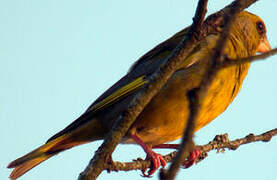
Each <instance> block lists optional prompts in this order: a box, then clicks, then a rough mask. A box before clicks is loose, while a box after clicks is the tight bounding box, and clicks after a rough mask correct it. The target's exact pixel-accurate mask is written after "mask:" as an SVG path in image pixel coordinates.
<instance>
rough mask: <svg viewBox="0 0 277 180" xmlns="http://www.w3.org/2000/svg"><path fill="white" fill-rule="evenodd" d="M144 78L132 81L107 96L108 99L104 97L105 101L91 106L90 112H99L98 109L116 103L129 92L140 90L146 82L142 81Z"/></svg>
mask: <svg viewBox="0 0 277 180" xmlns="http://www.w3.org/2000/svg"><path fill="white" fill-rule="evenodd" d="M144 77H145V76H141V77H139V78H137V79H135V80H134V81H132V82H131V83H129V84H127V85H125V86H123V87H122V88H120V89H119V90H117V91H115V92H114V93H112V94H111V95H109V96H108V97H106V98H105V99H103V100H102V101H100V102H99V103H97V104H95V105H94V106H92V107H91V111H97V110H100V109H102V108H104V107H106V106H108V105H110V104H112V103H114V102H116V101H118V100H119V99H121V98H123V97H125V96H127V95H128V94H130V93H131V92H134V91H135V90H137V89H139V88H141V87H142V86H143V85H144V84H146V83H147V82H148V81H146V80H145V79H144Z"/></svg>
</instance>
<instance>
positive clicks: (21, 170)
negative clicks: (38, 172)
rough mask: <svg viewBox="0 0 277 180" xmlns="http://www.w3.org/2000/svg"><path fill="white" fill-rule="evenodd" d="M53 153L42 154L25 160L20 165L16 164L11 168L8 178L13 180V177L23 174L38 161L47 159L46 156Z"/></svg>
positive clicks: (38, 162) (48, 156)
mask: <svg viewBox="0 0 277 180" xmlns="http://www.w3.org/2000/svg"><path fill="white" fill-rule="evenodd" d="M53 155H54V154H53ZM53 155H45V156H42V157H37V158H35V159H32V160H29V161H26V162H24V163H23V164H21V165H17V166H16V167H15V168H14V169H13V171H12V173H11V174H10V179H11V180H15V179H17V178H19V177H20V176H22V175H23V174H25V173H26V172H27V171H29V170H31V169H32V168H33V167H35V166H37V165H39V164H40V163H42V162H43V161H45V160H47V159H48V158H50V157H51V156H53Z"/></svg>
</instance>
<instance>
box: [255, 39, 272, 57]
mask: <svg viewBox="0 0 277 180" xmlns="http://www.w3.org/2000/svg"><path fill="white" fill-rule="evenodd" d="M270 50H271V47H270V44H269V42H268V40H267V37H266V36H265V37H264V38H263V39H262V40H261V42H260V45H259V46H258V50H257V51H258V52H260V53H265V52H268V51H270Z"/></svg>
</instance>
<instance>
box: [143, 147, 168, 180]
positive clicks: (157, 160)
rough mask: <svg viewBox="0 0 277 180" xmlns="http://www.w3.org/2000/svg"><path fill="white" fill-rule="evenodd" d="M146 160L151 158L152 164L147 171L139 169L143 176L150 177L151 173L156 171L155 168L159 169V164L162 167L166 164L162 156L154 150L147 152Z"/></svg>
mask: <svg viewBox="0 0 277 180" xmlns="http://www.w3.org/2000/svg"><path fill="white" fill-rule="evenodd" d="M146 160H151V162H152V166H151V168H150V169H149V171H148V172H147V173H146V170H147V169H143V170H141V172H142V176H143V177H151V175H153V174H154V173H155V172H156V170H157V169H159V167H160V166H162V167H165V166H166V161H165V159H164V158H163V156H162V155H160V154H158V153H155V152H152V153H151V154H148V155H147V157H146Z"/></svg>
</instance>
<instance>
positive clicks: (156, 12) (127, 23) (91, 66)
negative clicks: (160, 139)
mask: <svg viewBox="0 0 277 180" xmlns="http://www.w3.org/2000/svg"><path fill="white" fill-rule="evenodd" d="M229 2H231V1H222V0H210V2H209V13H212V12H214V11H216V10H219V9H220V8H222V7H224V5H226V4H228V3H229ZM195 7H196V1H193V2H192V1H181V0H175V1H171V0H163V1H160V0H140V1H132V2H131V1H128V0H122V1H115V0H110V1H88V0H83V1H72V0H67V1H65V0H60V1H54V0H49V1H35V0H25V1H22V0H14V1H1V2H0V22H1V28H0V82H1V85H0V92H1V93H0V99H1V103H0V109H1V111H0V112H1V113H0V122H1V123H2V124H1V127H0V138H1V148H0V152H1V156H0V160H1V165H0V168H1V171H0V179H7V177H8V175H9V173H10V170H8V169H6V166H7V164H8V163H9V162H10V161H11V160H14V159H15V158H17V157H19V156H22V155H24V154H25V153H28V152H29V151H31V150H33V149H34V148H36V147H37V146H39V145H41V144H43V143H44V142H45V141H46V140H47V139H48V138H49V137H50V136H52V135H53V134H55V133H56V132H58V131H59V130H61V129H63V128H64V127H65V126H66V125H68V124H69V123H70V122H72V121H73V120H74V119H75V118H77V117H78V116H79V115H80V114H81V113H83V112H84V111H85V110H86V108H87V107H88V106H89V105H90V104H91V103H92V102H93V101H94V100H95V99H96V98H97V97H98V96H99V95H101V93H102V92H103V91H104V90H106V89H107V88H109V87H110V86H111V85H112V84H113V83H115V82H116V81H117V80H118V79H119V78H120V77H122V76H123V75H124V74H125V73H126V72H127V70H128V68H129V66H131V64H132V63H133V62H134V61H135V60H137V59H138V58H139V57H140V56H142V55H143V54H144V53H146V52H147V51H148V50H150V49H151V48H153V47H154V46H155V45H157V44H158V43H160V42H162V41H163V40H165V39H167V38H169V37H170V36H171V35H173V34H174V33H176V32H177V31H179V30H181V29H182V28H184V27H186V26H188V25H190V24H191V19H192V17H193V14H194V10H195ZM276 7H277V2H276V1H274V0H267V1H259V2H258V3H256V4H255V5H253V6H252V7H251V8H249V11H251V12H253V13H255V14H258V15H259V16H261V17H262V19H263V20H264V21H265V23H266V26H267V28H268V39H269V41H270V43H271V45H272V47H276V46H277V43H276V40H277V33H276V32H277V24H276V19H275V18H274V16H275V11H276ZM276 59H277V57H276V56H275V57H271V58H269V59H267V60H265V61H263V62H256V63H254V64H252V67H251V69H250V71H249V75H248V76H247V78H246V80H245V82H244V85H243V88H242V90H241V92H240V94H239V95H238V97H237V98H236V99H235V101H234V102H233V104H232V105H231V106H230V107H229V108H228V109H227V111H226V112H225V113H223V114H222V115H221V116H219V117H218V118H217V119H216V120H215V121H213V122H212V123H211V124H209V125H208V126H206V127H205V128H203V129H202V130H200V131H199V132H197V133H196V134H195V141H196V143H197V144H205V143H208V142H209V141H210V140H212V139H213V137H214V136H215V135H217V134H221V133H226V132H228V133H229V137H230V139H235V138H239V137H243V136H245V135H247V134H248V133H255V134H259V133H262V132H264V131H267V130H270V129H273V128H276V127H277V120H276V116H275V112H276V104H275V102H276V101H277V96H276V91H277V83H276V77H277V71H276V69H277V62H276ZM100 143H101V142H93V143H90V144H88V145H83V146H80V147H77V148H74V149H72V150H69V151H66V152H64V153H61V154H59V155H58V156H56V157H54V158H51V159H50V160H48V161H46V162H44V163H43V164H41V165H39V166H38V167H36V168H35V169H34V170H32V171H30V172H28V173H27V174H26V175H24V176H23V177H22V178H21V179H22V180H37V179H40V180H46V179H47V180H48V179H68V180H71V179H76V178H77V177H78V174H79V173H80V172H81V171H82V170H83V169H84V168H85V167H86V165H87V164H88V161H89V160H90V158H91V157H92V156H93V153H94V151H95V150H97V147H98V146H99V145H100ZM276 149H277V138H273V139H272V141H271V142H269V143H255V144H250V145H245V146H242V147H241V148H239V149H238V150H236V151H228V150H227V151H226V152H225V153H224V154H216V153H215V152H212V153H209V156H208V158H206V160H204V161H202V162H201V163H199V164H197V165H195V166H193V167H192V168H190V169H182V170H181V171H180V173H179V174H178V177H177V179H194V180H198V179H199V180H200V179H203V178H205V179H223V178H224V179H225V180H233V179H251V180H260V179H267V180H273V179H276V169H277V153H276ZM113 157H114V159H115V160H117V161H130V160H132V159H136V158H138V157H142V158H144V157H145V154H144V152H143V151H142V149H141V148H140V147H139V146H134V145H120V146H118V148H117V149H116V151H115V153H114V155H113ZM111 178H117V179H119V178H120V179H131V178H132V179H133V180H137V179H138V180H139V179H143V178H142V177H141V176H140V172H139V171H131V172H120V173H111V174H107V173H106V172H103V173H102V174H101V176H100V177H99V179H101V180H105V179H111ZM152 179H157V175H155V176H154V177H153V178H152Z"/></svg>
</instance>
